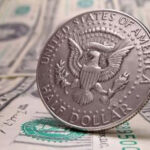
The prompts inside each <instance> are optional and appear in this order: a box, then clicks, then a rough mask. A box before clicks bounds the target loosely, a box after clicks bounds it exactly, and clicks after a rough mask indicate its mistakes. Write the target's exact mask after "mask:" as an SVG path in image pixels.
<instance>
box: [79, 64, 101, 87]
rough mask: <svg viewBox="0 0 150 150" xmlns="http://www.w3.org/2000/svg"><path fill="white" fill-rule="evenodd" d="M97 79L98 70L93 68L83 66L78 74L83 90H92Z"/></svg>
mask: <svg viewBox="0 0 150 150" xmlns="http://www.w3.org/2000/svg"><path fill="white" fill-rule="evenodd" d="M98 78H99V69H98V68H95V67H88V66H84V67H83V68H82V70H81V73H80V82H81V87H82V88H84V89H90V88H92V87H93V86H94V85H95V84H96V82H97V81H98Z"/></svg>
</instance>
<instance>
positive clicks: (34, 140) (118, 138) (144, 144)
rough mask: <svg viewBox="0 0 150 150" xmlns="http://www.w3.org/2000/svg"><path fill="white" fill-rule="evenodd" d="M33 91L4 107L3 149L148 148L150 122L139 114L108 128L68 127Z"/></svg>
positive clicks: (0, 121) (1, 125) (0, 134)
mask: <svg viewBox="0 0 150 150" xmlns="http://www.w3.org/2000/svg"><path fill="white" fill-rule="evenodd" d="M29 93H30V94H29ZM31 93H33V90H30V92H28V94H25V95H22V96H21V97H19V98H17V99H16V100H15V101H13V102H12V103H11V104H10V105H8V106H7V109H4V110H3V111H2V113H1V116H0V139H1V140H0V145H1V149H3V150H7V149H8V150H9V149H20V148H21V149H22V150H27V149H29V148H30V149H34V150H38V149H43V150H44V149H50V150H53V149H58V150H59V149H60V150H61V149H69V150H70V149H73V150H75V149H79V148H80V149H82V150H84V149H85V150H97V149H104V150H112V149H117V150H142V149H144V150H148V149H149V140H150V131H149V128H150V123H149V122H147V121H145V120H144V119H143V118H142V117H141V116H140V115H137V116H136V117H134V118H133V119H132V120H130V121H129V122H126V123H124V124H122V125H120V126H118V127H116V128H114V129H111V130H108V131H107V132H97V133H86V132H81V131H76V130H72V129H68V128H65V127H64V126H63V125H62V124H61V123H59V122H57V121H56V120H55V119H54V118H52V117H51V116H50V114H49V113H48V111H47V110H46V108H45V107H44V105H43V104H42V102H41V101H40V99H39V98H38V97H37V96H34V95H33V94H31ZM20 101H21V102H22V103H20ZM10 110H11V111H10Z"/></svg>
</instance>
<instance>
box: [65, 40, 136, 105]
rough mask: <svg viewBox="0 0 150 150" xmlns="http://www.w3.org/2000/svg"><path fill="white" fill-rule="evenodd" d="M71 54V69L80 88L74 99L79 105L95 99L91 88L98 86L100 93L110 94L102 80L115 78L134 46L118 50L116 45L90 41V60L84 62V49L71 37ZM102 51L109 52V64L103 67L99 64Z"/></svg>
mask: <svg viewBox="0 0 150 150" xmlns="http://www.w3.org/2000/svg"><path fill="white" fill-rule="evenodd" d="M68 46H69V49H70V54H69V60H68V61H69V62H68V65H69V69H70V71H71V73H72V74H73V76H74V77H75V81H76V82H78V84H79V88H78V90H76V91H75V92H74V93H73V100H74V101H75V102H77V103H78V104H79V105H85V104H88V103H90V102H92V101H93V100H94V95H93V93H92V92H91V89H93V88H96V89H97V91H98V92H99V93H101V94H102V93H103V94H108V92H107V91H105V90H103V88H102V86H101V84H100V83H101V82H105V81H108V80H110V79H111V78H113V77H114V76H115V75H116V74H117V73H118V72H119V70H120V67H121V64H122V63H123V60H124V58H125V57H126V56H127V54H128V53H129V52H130V51H131V49H132V48H133V46H131V45H130V46H126V47H124V48H121V49H118V50H116V48H115V46H114V45H112V46H108V45H107V46H106V45H103V44H100V43H98V42H89V43H88V44H87V49H90V50H89V51H87V55H88V56H89V58H90V59H89V60H88V62H87V63H86V64H85V63H82V62H81V59H82V58H83V50H82V49H81V47H80V46H79V45H78V44H77V43H76V42H75V41H74V40H73V39H71V38H69V39H68ZM101 53H109V54H110V55H109V57H108V60H107V61H108V66H107V67H105V68H101V67H100V65H99V60H100V55H101Z"/></svg>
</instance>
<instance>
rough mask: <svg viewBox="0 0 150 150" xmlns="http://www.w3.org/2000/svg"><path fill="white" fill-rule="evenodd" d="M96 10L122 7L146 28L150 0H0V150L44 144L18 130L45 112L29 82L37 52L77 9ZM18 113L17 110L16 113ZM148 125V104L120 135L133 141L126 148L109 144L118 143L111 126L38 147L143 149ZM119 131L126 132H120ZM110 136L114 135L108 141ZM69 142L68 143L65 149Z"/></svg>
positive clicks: (149, 140) (32, 82)
mask: <svg viewBox="0 0 150 150" xmlns="http://www.w3.org/2000/svg"><path fill="white" fill-rule="evenodd" d="M99 9H115V10H119V11H123V12H125V13H128V14H129V15H132V16H134V17H136V18H137V19H138V20H140V21H141V22H142V23H143V24H144V25H145V26H146V27H147V28H148V29H149V28H150V0H0V144H1V145H2V150H5V149H12V148H22V146H23V145H22V144H24V145H25V147H23V149H39V147H38V146H37V145H38V144H39V145H40V146H41V145H42V144H43V145H44V144H45V143H43V142H42V141H40V140H38V141H36V140H35V139H36V138H38V137H36V138H35V139H34V140H33V138H29V137H28V138H27V137H26V136H25V133H24V132H23V131H21V129H20V127H21V126H22V124H23V123H25V122H27V121H29V120H34V119H37V118H43V117H47V116H49V113H48V112H47V110H46V109H45V107H44V106H43V104H42V103H41V100H40V98H39V96H38V92H37V87H36V83H35V75H36V66H37V62H38V58H39V55H40V53H41V51H42V49H43V46H44V44H45V42H46V41H47V40H48V37H50V36H51V34H52V33H53V32H54V31H55V30H56V29H57V28H58V27H59V26H60V25H61V24H62V23H64V22H65V21H67V20H68V19H70V18H72V17H74V16H75V15H78V14H80V13H82V12H86V11H90V10H99ZM19 111H22V112H23V113H18V112H19ZM139 118H140V119H139ZM135 122H139V124H138V125H137V124H136V125H137V128H135V126H136V125H135ZM140 123H141V124H140ZM144 123H145V124H146V125H145V126H143V124H144ZM140 127H142V129H143V130H144V131H143V130H141V129H140V131H143V133H142V136H143V137H141V132H140V131H138V129H139V128H140ZM149 127H150V103H148V104H147V105H146V106H145V107H144V109H143V110H142V111H141V112H140V115H139V116H138V117H137V118H135V120H134V121H131V127H129V128H128V131H130V130H131V128H133V130H131V133H132V134H133V135H135V136H133V137H134V138H127V137H126V136H124V139H125V137H126V138H127V139H132V140H131V141H135V142H133V143H132V144H131V145H129V143H128V145H127V146H126V147H131V148H130V149H129V148H126V147H125V148H124V147H123V146H121V144H118V145H117V144H116V145H111V143H112V142H116V143H120V142H121V141H118V140H120V139H119V138H117V139H116V137H119V136H118V135H119V134H118V132H117V130H115V131H113V132H112V133H111V136H108V137H107V136H106V134H105V133H101V134H99V133H98V135H94V134H91V135H88V136H87V135H86V136H84V137H82V138H81V139H80V140H78V141H76V142H74V141H71V143H70V142H68V143H67V145H66V143H65V144H63V142H62V144H60V142H56V141H57V140H56V141H55V140H49V141H51V143H50V142H48V140H46V142H47V143H46V144H45V145H46V146H45V145H44V146H43V147H42V148H43V149H47V147H49V148H50V149H55V148H56V149H66V148H67V149H78V148H79V147H81V148H82V149H86V150H88V149H108V150H109V149H111V150H113V149H115V148H117V150H119V149H120V150H121V149H122V150H140V149H142V148H144V149H143V150H148V143H149V144H150V133H148V132H147V130H149ZM65 131H66V130H63V132H65ZM61 132H62V131H61ZM133 132H135V133H133ZM123 133H129V132H127V131H126V130H125V131H124V132H123ZM131 133H130V135H131ZM108 135H109V134H108ZM126 135H127V134H126ZM144 135H146V136H144ZM113 136H114V137H115V138H113V139H112V137H113ZM31 137H33V136H32V135H31ZM130 137H131V136H130ZM101 138H103V140H102V139H101ZM101 140H102V141H101ZM138 140H139V142H138ZM79 141H80V142H79ZM143 142H144V143H143ZM21 143H22V144H21ZM73 144H74V147H71V145H73ZM126 144H127V143H126ZM62 145H63V146H64V147H62ZM115 146H116V147H115ZM54 147H55V148H54ZM98 147H99V148H98ZM123 148H124V149H123ZM0 149H1V148H0Z"/></svg>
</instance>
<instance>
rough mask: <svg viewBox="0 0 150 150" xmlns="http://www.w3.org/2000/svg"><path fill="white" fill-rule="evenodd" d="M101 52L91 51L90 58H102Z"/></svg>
mask: <svg viewBox="0 0 150 150" xmlns="http://www.w3.org/2000/svg"><path fill="white" fill-rule="evenodd" d="M100 54H101V53H100V52H99V51H96V50H91V51H89V53H88V57H89V58H91V59H94V58H99V57H100Z"/></svg>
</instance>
